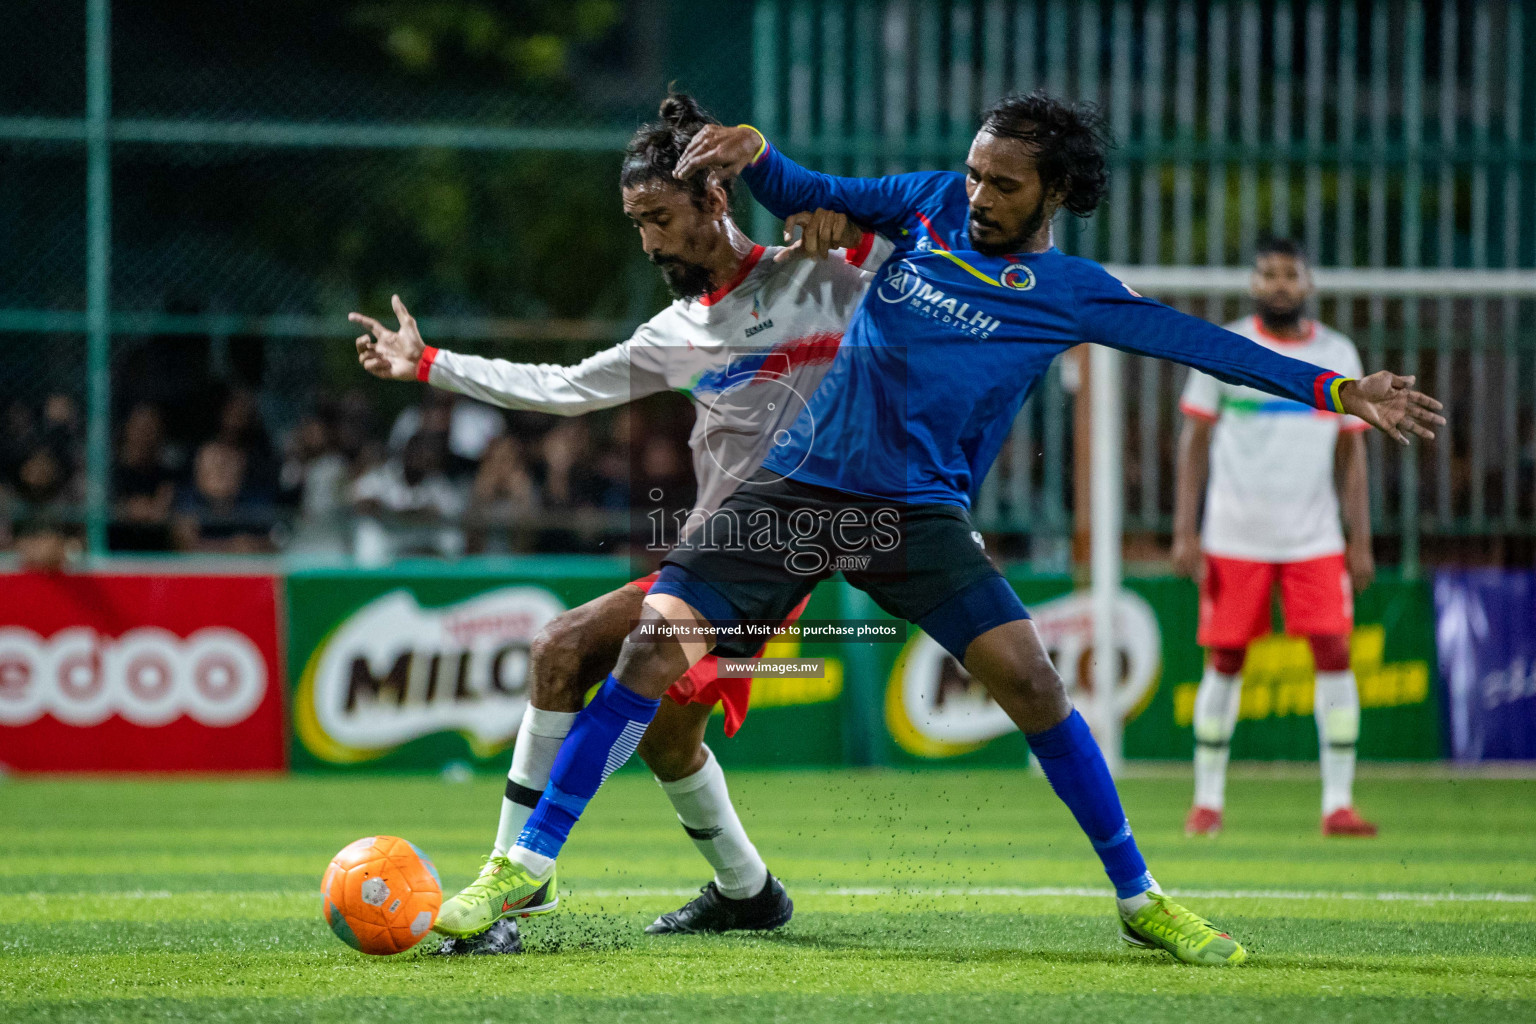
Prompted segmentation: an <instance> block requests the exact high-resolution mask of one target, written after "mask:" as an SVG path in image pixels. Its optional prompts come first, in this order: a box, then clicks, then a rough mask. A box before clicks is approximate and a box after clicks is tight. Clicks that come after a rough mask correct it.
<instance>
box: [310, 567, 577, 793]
mask: <svg viewBox="0 0 1536 1024" xmlns="http://www.w3.org/2000/svg"><path fill="white" fill-rule="evenodd" d="M563 611H565V605H564V604H563V603H562V602H561V601H560V599H559V598H557V597H556V596H555V595H554V594H552V593H550V592H549V591H548V590H545V589H544V588H542V587H527V586H524V587H503V588H500V589H498V590H493V591H490V592H488V593H485V594H481V595H479V596H477V597H474V598H471V599H469V600H467V601H463V602H461V603H459V604H455V605H449V606H446V607H441V608H423V607H422V606H421V605H420V604H419V603H418V602H417V600H416V598H415V596H414V595H413V594H412V593H411V592H410V591H408V590H403V589H402V590H395V591H391V592H390V593H388V594H385V595H383V596H382V597H379V598H376V599H375V600H373V601H371V602H369V603H368V604H366V605H364V606H363V607H362V608H359V609H358V610H357V611H355V612H353V613H352V614H351V615H350V616H348V617H347V618H346V619H345V620H344V621H342V622H341V623H340V624H339V625H338V626H337V627H336V628H335V629H334V630H333V631H332V632H331V633H330V635H329V636H327V637H326V638H325V639H324V640H322V641H321V642H320V645H319V646H318V647H317V648H316V649H315V651H314V653H313V654H312V655H311V656H310V658H309V661H308V663H307V664H306V665H305V666H304V672H303V674H302V675H301V676H300V677H299V685H298V691H297V693H296V694H295V697H294V711H293V714H294V726H295V730H296V732H297V734H298V737H299V741H300V742H301V743H302V744H303V745H304V747H305V748H306V749H307V750H308V751H309V752H310V753H312V754H313V755H314V756H315V757H317V758H319V759H321V760H323V761H329V762H331V763H333V764H355V763H358V762H362V761H369V760H373V759H375V758H379V757H382V756H384V755H385V754H387V753H389V752H390V751H391V750H392V749H394V748H395V747H398V746H399V745H400V744H402V743H405V742H407V741H409V740H413V739H416V738H418V737H421V736H429V735H432V734H433V733H440V732H458V733H460V734H461V735H462V736H463V737H464V739H465V740H466V741H467V742H468V744H469V747H470V750H471V751H472V752H473V753H474V755H475V756H476V757H490V756H492V755H494V754H495V753H497V752H498V751H500V750H501V749H503V748H505V747H506V745H507V744H508V743H510V742H511V741H512V739H513V738H514V737H515V736H516V734H517V728H518V726H519V724H521V722H522V719H523V709H524V708H525V707H526V706H527V684H528V656H529V648H530V646H531V645H532V643H533V639H534V637H535V636H537V635H538V633H539V630H540V629H542V628H543V627H544V625H545V624H546V623H548V622H549V621H550V620H551V619H553V618H554V617H555V616H557V615H559V614H560V613H561V612H563Z"/></svg>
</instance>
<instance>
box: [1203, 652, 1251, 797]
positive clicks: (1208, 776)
mask: <svg viewBox="0 0 1536 1024" xmlns="http://www.w3.org/2000/svg"><path fill="white" fill-rule="evenodd" d="M1242 690H1243V680H1242V677H1241V676H1235V675H1234V676H1229V675H1227V674H1226V673H1224V672H1218V671H1216V667H1215V666H1214V665H1206V666H1205V675H1203V676H1201V677H1200V689H1199V690H1198V691H1196V693H1195V806H1196V807H1209V808H1211V809H1212V810H1215V811H1219V810H1221V809H1222V808H1223V807H1225V806H1226V794H1227V759H1228V758H1229V757H1230V756H1231V753H1232V746H1231V744H1232V733H1233V731H1234V730H1235V729H1236V728H1237V712H1238V709H1239V708H1240V707H1241V706H1242Z"/></svg>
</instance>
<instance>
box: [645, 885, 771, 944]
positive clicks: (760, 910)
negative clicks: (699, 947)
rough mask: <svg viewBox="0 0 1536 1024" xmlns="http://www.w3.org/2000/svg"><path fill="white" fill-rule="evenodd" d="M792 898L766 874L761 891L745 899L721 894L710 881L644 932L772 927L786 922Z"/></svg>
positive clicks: (736, 929)
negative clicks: (736, 898)
mask: <svg viewBox="0 0 1536 1024" xmlns="http://www.w3.org/2000/svg"><path fill="white" fill-rule="evenodd" d="M794 913H795V904H794V901H793V900H791V899H790V898H789V894H788V893H786V892H785V891H784V886H783V885H782V884H781V883H780V882H779V880H778V879H777V878H774V877H773V876H772V875H769V876H768V881H766V882H764V883H763V891H762V892H760V893H758V894H757V895H756V896H753V897H751V898H750V899H745V900H733V899H730V898H728V897H726V896H722V895H720V890H719V889H718V888H716V887H715V883H714V882H713V881H711V882H710V883H709V884H708V885H706V886H705V887H704V888H702V889H700V890H699V895H698V896H697V897H695V898H694V899H692V900H690V901H688V902H687V903H686V904H684V905H683V906H682V907H679V908H678V909H677V910H674V911H672V913H670V914H662V915H661V916H660V917H658V918H657V919H656V920H655V921H652V922H651V925H650V927H648V928H646V930H645V932H646V934H647V935H697V934H699V933H701V932H732V931H757V932H766V931H772V930H773V929H775V928H782V927H784V925H786V924H788V923H789V919H790V917H792V916H793V915H794Z"/></svg>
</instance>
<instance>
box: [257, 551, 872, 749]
mask: <svg viewBox="0 0 1536 1024" xmlns="http://www.w3.org/2000/svg"><path fill="white" fill-rule="evenodd" d="M627 569H628V563H627V562H626V561H625V560H623V559H593V558H586V557H540V558H527V559H507V560H504V561H500V562H498V563H492V564H490V565H486V564H477V563H465V564H462V565H458V566H454V565H445V564H443V563H435V562H425V563H420V564H418V565H410V564H404V565H395V566H392V567H390V568H388V569H380V570H354V569H316V570H307V571H300V572H295V573H293V574H292V575H290V576H289V577H288V579H287V585H286V594H287V620H288V666H289V668H288V675H289V678H290V680H291V682H290V690H291V693H290V699H289V704H288V706H289V716H290V721H291V723H292V731H291V736H292V752H291V762H292V764H293V766H294V768H295V769H296V770H300V771H313V770H337V771H348V770H353V771H356V770H365V771H378V770H398V771H435V770H438V769H441V768H443V767H444V766H446V765H451V764H454V763H465V764H468V765H470V766H471V767H474V768H476V769H482V770H486V771H491V770H495V771H505V770H506V768H507V764H508V759H509V756H510V753H511V748H512V743H513V740H514V739H515V737H516V732H517V727H518V725H519V723H520V722H521V721H522V715H523V709H524V707H525V706H526V702H527V682H528V680H527V671H528V656H529V648H530V645H531V644H532V641H533V639H534V637H535V636H537V635H538V632H539V630H540V629H541V628H542V627H543V626H544V625H545V624H546V623H547V622H549V621H550V620H551V619H553V618H554V617H555V616H556V615H558V614H560V613H561V612H562V611H564V610H566V609H568V608H573V607H575V606H577V605H579V604H582V603H584V602H586V601H590V600H592V599H593V598H595V597H598V596H600V595H602V594H605V593H607V592H609V591H611V590H613V589H615V588H616V587H620V586H623V585H624V584H625V583H626V582H628V580H629V579H630V576H629V574H628V572H627V571H626V570H627ZM805 617H806V618H811V619H837V618H840V617H842V609H841V606H840V604H839V588H835V587H823V588H821V590H820V591H818V592H817V593H816V594H815V595H813V597H812V600H811V604H810V606H809V607H808V608H807V609H806V612H805ZM771 653H772V654H773V655H775V656H779V657H828V663H827V672H826V675H825V676H824V677H823V678H821V679H759V680H754V684H753V696H752V713H751V716H750V717H749V718H748V720H747V725H746V726H745V727H743V729H742V730H741V731H740V732H739V733H738V734H737V735H736V736H735V737H734V738H732V739H726V738H725V737H724V734H723V718H722V717H721V716H719V715H716V717H715V718H714V719H713V720H712V722H711V726H710V745H711V747H713V748H714V749H715V750H716V751H717V752H718V754H719V757H720V759H721V761H722V762H724V763H726V764H728V765H729V764H776V765H816V764H821V765H829V764H843V763H846V762H847V761H848V760H849V758H850V755H849V750H850V744H851V743H853V742H854V741H855V740H856V739H857V737H851V736H850V735H849V730H850V729H851V728H857V727H858V723H860V722H861V720H862V719H861V716H860V715H859V714H857V713H855V712H854V711H852V710H850V709H848V708H846V707H845V706H844V705H845V703H846V700H847V696H846V695H847V692H848V691H847V690H846V688H845V687H844V685H843V663H842V660H841V659H840V658H839V657H838V656H837V655H838V650H837V649H836V648H833V647H831V646H829V645H815V644H805V645H803V649H802V645H800V644H798V643H796V642H786V641H782V640H780V641H777V642H775V643H774V644H773V645H772V651H771Z"/></svg>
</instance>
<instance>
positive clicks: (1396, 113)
mask: <svg viewBox="0 0 1536 1024" xmlns="http://www.w3.org/2000/svg"><path fill="white" fill-rule="evenodd" d="M756 15H757V19H756V22H755V33H756V40H757V53H758V60H757V69H758V81H757V88H756V91H755V93H754V112H753V116H754V121H753V123H754V124H756V125H758V126H760V127H762V128H763V129H764V131H766V132H767V133H768V134H769V135H770V136H771V137H773V138H775V139H776V140H778V141H779V142H780V144H781V145H782V147H783V148H784V150H785V151H786V152H787V153H789V154H790V155H792V156H794V157H796V158H797V159H800V160H802V161H803V162H805V163H807V164H809V165H811V166H814V167H817V168H819V169H823V170H829V171H834V172H838V173H853V174H878V173H892V172H898V171H905V170H912V169H917V168H933V167H950V168H959V167H960V166H961V162H962V161H963V159H964V155H965V152H966V149H967V147H968V146H969V143H970V140H971V137H972V135H973V133H974V131H975V126H976V122H977V116H978V113H979V111H980V110H981V109H982V108H983V107H985V106H986V105H987V104H988V103H990V102H991V101H992V100H993V99H994V98H996V97H998V96H1000V95H1002V94H1004V93H1007V92H1022V91H1028V90H1030V89H1034V88H1043V89H1045V90H1046V91H1048V92H1050V93H1052V94H1055V95H1063V96H1069V97H1072V98H1073V99H1076V100H1082V101H1089V102H1093V103H1097V104H1099V105H1100V106H1101V107H1102V108H1103V110H1104V112H1105V114H1106V116H1107V119H1108V123H1109V127H1110V129H1111V132H1112V134H1113V136H1114V138H1115V140H1116V146H1115V148H1114V149H1113V151H1112V153H1111V192H1110V195H1109V198H1108V200H1107V202H1106V203H1105V204H1104V206H1103V207H1102V208H1101V209H1100V211H1099V212H1098V213H1097V215H1095V216H1094V217H1093V218H1092V219H1089V220H1086V221H1079V220H1076V219H1074V218H1070V217H1063V218H1061V220H1060V221H1058V224H1057V241H1058V244H1059V245H1061V247H1062V248H1063V249H1065V250H1066V251H1069V252H1074V253H1080V254H1082V255H1086V256H1090V257H1093V258H1096V259H1099V260H1102V261H1104V262H1106V263H1112V264H1116V265H1119V266H1121V267H1125V268H1128V269H1126V271H1125V273H1126V275H1127V277H1128V279H1131V280H1135V279H1136V276H1137V275H1136V273H1135V272H1134V271H1133V270H1130V269H1129V268H1132V267H1138V266H1142V267H1154V266H1162V267H1169V266H1172V267H1182V268H1187V270H1188V271H1189V274H1188V275H1187V277H1189V278H1191V279H1193V280H1194V281H1196V282H1198V281H1200V280H1201V279H1202V278H1201V275H1202V274H1204V280H1206V281H1209V282H1211V283H1212V287H1211V288H1210V289H1209V290H1206V289H1203V288H1201V287H1200V286H1199V284H1198V283H1197V284H1194V285H1190V284H1188V283H1186V284H1185V285H1184V286H1181V287H1180V288H1178V289H1176V290H1174V291H1173V292H1167V291H1157V290H1149V291H1150V293H1151V294H1156V295H1158V296H1159V297H1161V298H1166V299H1168V300H1169V301H1172V302H1175V303H1176V304H1180V305H1182V306H1183V307H1184V308H1187V309H1189V310H1191V311H1194V312H1198V313H1200V314H1201V315H1206V316H1209V317H1211V318H1212V319H1216V320H1218V321H1219V322H1227V321H1229V320H1231V319H1234V318H1236V317H1237V316H1239V315H1240V314H1241V313H1243V312H1246V311H1247V310H1246V303H1245V302H1244V301H1242V299H1241V296H1242V295H1243V293H1244V292H1245V291H1246V274H1245V273H1241V272H1238V271H1236V268H1241V267H1242V266H1244V264H1245V263H1246V261H1247V260H1248V259H1249V258H1250V257H1251V255H1252V253H1253V249H1254V244H1255V242H1256V241H1257V240H1258V239H1260V238H1261V237H1264V236H1266V235H1273V236H1279V237H1293V238H1298V239H1300V240H1302V241H1303V243H1304V244H1305V246H1306V248H1307V250H1308V251H1309V252H1310V253H1311V255H1312V257H1313V259H1314V261H1315V262H1316V264H1317V265H1318V266H1320V267H1325V268H1332V267H1337V268H1351V267H1370V268H1383V269H1387V270H1391V269H1393V268H1396V269H1397V270H1408V269H1412V268H1435V269H1440V270H1446V271H1450V273H1448V274H1446V275H1444V276H1439V277H1436V276H1433V275H1431V276H1427V277H1426V276H1417V277H1413V278H1411V279H1412V280H1415V281H1417V282H1418V285H1419V287H1420V288H1421V289H1422V291H1421V292H1420V295H1421V299H1422V300H1421V301H1420V300H1415V299H1413V298H1411V297H1409V296H1408V295H1407V294H1406V290H1405V289H1403V288H1401V287H1399V285H1397V284H1391V285H1389V287H1388V290H1387V291H1386V292H1378V293H1376V294H1374V295H1373V294H1372V293H1371V292H1369V291H1365V292H1358V293H1354V294H1347V293H1343V292H1337V291H1336V292H1334V293H1332V294H1331V295H1330V297H1329V300H1328V301H1326V302H1324V303H1323V304H1322V309H1321V313H1322V317H1323V319H1324V320H1325V322H1333V323H1336V325H1337V326H1338V327H1339V328H1340V329H1341V330H1345V331H1347V332H1350V333H1352V334H1353V335H1354V337H1355V340H1356V342H1357V343H1358V345H1359V347H1360V349H1361V354H1362V356H1363V357H1364V358H1365V361H1366V364H1367V366H1368V367H1369V368H1378V369H1379V368H1383V367H1387V366H1390V367H1392V368H1394V369H1399V370H1401V371H1402V372H1412V373H1418V374H1420V375H1421V376H1422V377H1423V378H1424V380H1425V381H1426V382H1427V384H1428V386H1429V387H1430V388H1431V389H1433V390H1434V391H1435V393H1436V394H1437V395H1439V396H1440V397H1442V398H1444V399H1446V400H1447V402H1448V404H1449V406H1450V415H1451V417H1452V423H1451V426H1450V429H1449V430H1448V431H1447V433H1446V434H1445V435H1444V436H1443V437H1442V440H1441V441H1440V442H1439V443H1437V444H1436V445H1433V446H1426V447H1415V448H1413V449H1411V450H1409V451H1408V452H1405V453H1397V452H1394V451H1390V450H1386V449H1384V448H1383V446H1382V444H1381V441H1380V439H1379V438H1374V439H1373V440H1372V441H1371V466H1372V499H1373V502H1372V503H1373V506H1374V512H1375V519H1376V523H1377V529H1378V533H1380V534H1384V535H1386V536H1387V537H1388V538H1389V543H1388V550H1389V553H1390V554H1392V555H1395V556H1397V557H1400V558H1401V559H1402V560H1403V561H1404V562H1405V563H1406V564H1407V566H1408V567H1409V568H1410V569H1411V568H1412V567H1413V565H1414V564H1415V563H1416V562H1417V561H1418V559H1419V548H1420V542H1421V538H1425V537H1428V538H1430V543H1431V544H1433V545H1434V546H1435V550H1434V551H1433V552H1430V554H1431V555H1433V556H1436V557H1441V556H1460V555H1471V556H1472V557H1495V558H1496V557H1500V556H1504V555H1508V554H1510V553H1511V552H1514V551H1521V552H1524V553H1525V554H1524V557H1529V552H1530V548H1529V545H1528V544H1527V543H1526V542H1523V541H1522V542H1518V543H1516V544H1515V545H1514V546H1513V547H1507V546H1505V543H1504V542H1505V541H1506V540H1507V539H1509V538H1511V537H1515V536H1524V537H1526V538H1529V537H1530V535H1531V534H1532V532H1533V528H1536V527H1533V519H1532V503H1533V500H1536V499H1533V494H1532V484H1531V479H1532V476H1533V467H1536V433H1533V431H1536V389H1533V388H1532V387H1531V386H1530V381H1532V379H1533V375H1532V362H1533V359H1536V333H1533V331H1532V330H1531V327H1530V324H1531V313H1532V309H1531V302H1530V301H1529V300H1530V298H1531V297H1532V295H1533V294H1536V275H1533V274H1532V272H1531V268H1533V267H1536V203H1533V202H1532V201H1531V195H1532V191H1531V190H1532V187H1533V185H1536V168H1533V166H1532V164H1533V149H1532V140H1533V131H1532V124H1533V121H1536V116H1533V115H1536V88H1533V83H1536V65H1533V64H1532V62H1531V61H1530V59H1529V56H1528V54H1530V53H1531V52H1532V48H1533V43H1536V16H1533V15H1532V14H1531V13H1530V12H1529V11H1528V10H1527V6H1526V5H1523V4H1513V3H1503V2H1490V0H1358V2H1351V0H1343V2H1323V0H1091V2H1082V3H1066V2H1062V0H941V2H934V3H926V2H924V3H917V2H912V0H880V2H871V3H846V2H843V0H762V2H760V3H758V4H757V6H756ZM764 226H766V225H764ZM1205 268H1213V270H1207V269H1205ZM1221 268H1227V270H1226V272H1225V273H1223V271H1222V269H1221ZM1488 268H1497V269H1498V270H1499V271H1500V272H1501V273H1500V274H1499V275H1494V276H1489V275H1487V274H1486V273H1479V272H1480V271H1485V270H1486V269H1488ZM1213 271H1214V272H1213ZM1522 271H1523V273H1522ZM1234 272H1236V273H1237V276H1236V277H1235V278H1234V276H1233V273H1234ZM1458 275H1459V276H1458ZM1468 275H1470V276H1471V277H1473V278H1481V281H1480V283H1476V284H1473V285H1472V286H1471V287H1470V289H1469V288H1468V286H1467V285H1466V280H1467V277H1468ZM1386 277H1387V278H1391V277H1392V275H1391V273H1388V274H1387V275H1386ZM1218 279H1220V282H1221V283H1220V286H1219V287H1218V286H1217V284H1218ZM1399 280H1401V279H1399ZM1234 281H1235V283H1234ZM1458 289H1459V290H1460V294H1461V297H1460V298H1459V299H1453V298H1452V297H1451V293H1452V291H1453V290H1458ZM1469 290H1471V291H1475V292H1477V293H1478V294H1480V295H1481V296H1482V297H1481V298H1479V299H1475V300H1474V299H1472V298H1470V297H1468V294H1467V292H1468V291H1469ZM1335 300H1336V301H1335ZM1063 375H1064V376H1063ZM1182 379H1183V371H1182V370H1180V369H1179V368H1177V367H1173V366H1170V365H1168V364H1164V363H1157V362H1154V361H1149V360H1140V359H1134V360H1131V362H1130V366H1129V377H1128V395H1127V397H1128V400H1129V410H1128V416H1127V423H1128V437H1127V445H1128V456H1127V517H1126V527H1127V529H1128V530H1130V531H1132V532H1133V533H1139V534H1141V535H1142V539H1143V540H1144V541H1147V542H1149V543H1143V544H1140V545H1137V544H1135V543H1134V542H1133V552H1140V553H1141V554H1143V555H1155V554H1156V553H1157V551H1158V548H1157V547H1156V545H1155V543H1151V542H1155V540H1156V538H1157V536H1158V535H1159V534H1165V533H1166V532H1167V529H1168V526H1169V520H1170V517H1171V513H1172V506H1173V476H1174V474H1173V448H1174V442H1175V440H1176V437H1177V427H1178V423H1177V421H1178V418H1179V417H1178V413H1177V411H1176V409H1175V402H1176V400H1177V396H1178V393H1179V390H1180V385H1181V383H1182ZM1522 382H1523V383H1522ZM1075 387H1076V366H1075V365H1074V364H1072V363H1070V362H1068V361H1061V362H1060V363H1059V365H1058V366H1057V368H1056V370H1055V372H1054V373H1053V376H1052V379H1051V381H1050V382H1049V383H1048V384H1047V386H1045V387H1044V388H1042V389H1041V391H1040V393H1039V394H1037V395H1036V396H1035V397H1034V398H1033V399H1031V401H1030V403H1029V405H1028V406H1026V408H1025V410H1024V412H1023V414H1022V415H1021V418H1020V420H1019V423H1018V426H1017V429H1016V432H1015V435H1014V440H1013V443H1012V445H1011V446H1010V448H1009V449H1008V451H1007V452H1006V453H1005V456H1004V458H1003V459H1002V460H1001V463H1000V468H999V470H998V472H997V473H996V474H995V476H996V479H994V480H993V481H991V482H990V483H989V487H988V490H987V491H986V492H985V493H984V494H983V497H982V503H981V511H982V518H983V520H984V521H990V523H991V524H992V525H993V526H995V527H997V528H999V529H1000V530H1003V531H1005V532H1019V531H1029V532H1030V533H1031V534H1032V536H1033V539H1034V541H1035V543H1034V544H1033V554H1034V555H1035V557H1037V558H1042V557H1043V560H1044V562H1045V564H1047V565H1054V566H1057V567H1060V566H1062V565H1064V564H1065V560H1066V552H1067V546H1066V538H1067V536H1068V534H1069V533H1070V532H1071V529H1072V525H1073V509H1074V508H1082V507H1085V505H1084V501H1083V500H1081V499H1083V498H1084V496H1083V495H1077V496H1076V497H1074V481H1076V480H1078V479H1079V478H1080V477H1082V476H1083V475H1084V473H1079V472H1075V470H1077V469H1082V470H1084V471H1085V470H1086V460H1085V458H1084V451H1083V449H1082V448H1081V447H1079V448H1078V449H1077V451H1076V454H1075V455H1074V445H1073V437H1074V431H1073V422H1072V421H1073V419H1074V415H1073V412H1072V410H1073V408H1074V407H1075V403H1074V402H1073V400H1072V392H1073V391H1074V390H1075ZM1085 433H1086V432H1085V431H1078V432H1077V434H1078V435H1079V436H1080V435H1082V434H1085ZM1079 462H1080V463H1081V465H1077V464H1076V463H1079ZM1468 539H1475V540H1477V541H1479V542H1480V543H1477V544H1471V545H1469V544H1467V543H1465V541H1466V540H1468Z"/></svg>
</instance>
